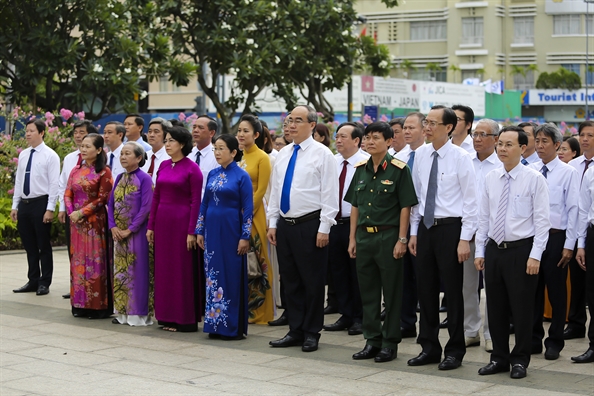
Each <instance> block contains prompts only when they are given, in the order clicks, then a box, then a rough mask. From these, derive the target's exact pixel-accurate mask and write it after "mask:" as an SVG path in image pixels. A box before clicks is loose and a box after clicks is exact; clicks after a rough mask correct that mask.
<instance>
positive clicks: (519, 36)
mask: <svg viewBox="0 0 594 396" xmlns="http://www.w3.org/2000/svg"><path fill="white" fill-rule="evenodd" d="M513 42H514V44H534V17H516V18H514V41H513Z"/></svg>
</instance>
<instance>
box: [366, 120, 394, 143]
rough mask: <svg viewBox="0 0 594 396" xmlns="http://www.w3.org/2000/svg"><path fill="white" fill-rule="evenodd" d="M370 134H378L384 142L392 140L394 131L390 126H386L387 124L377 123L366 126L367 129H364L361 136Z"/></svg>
mask: <svg viewBox="0 0 594 396" xmlns="http://www.w3.org/2000/svg"><path fill="white" fill-rule="evenodd" d="M372 132H380V133H381V134H382V135H383V136H384V140H388V139H392V138H394V131H393V130H392V127H391V126H390V124H388V123H387V122H383V121H377V122H373V123H371V124H369V125H367V128H365V132H364V133H363V136H367V135H369V134H370V133H372Z"/></svg>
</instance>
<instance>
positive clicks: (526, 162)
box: [520, 158, 528, 165]
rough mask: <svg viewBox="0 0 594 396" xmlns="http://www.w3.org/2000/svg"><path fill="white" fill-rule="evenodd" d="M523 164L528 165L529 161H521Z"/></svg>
mask: <svg viewBox="0 0 594 396" xmlns="http://www.w3.org/2000/svg"><path fill="white" fill-rule="evenodd" d="M520 162H521V163H522V165H528V161H526V160H525V159H524V158H522V161H520Z"/></svg>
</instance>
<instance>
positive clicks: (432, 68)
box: [425, 62, 441, 81]
mask: <svg viewBox="0 0 594 396" xmlns="http://www.w3.org/2000/svg"><path fill="white" fill-rule="evenodd" d="M425 69H427V71H428V72H429V77H430V78H431V79H432V80H433V81H435V80H437V72H440V71H441V66H439V64H437V63H434V62H429V63H427V66H425ZM432 74H433V75H432Z"/></svg>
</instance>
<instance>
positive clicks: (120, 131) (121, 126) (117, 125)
mask: <svg viewBox="0 0 594 396" xmlns="http://www.w3.org/2000/svg"><path fill="white" fill-rule="evenodd" d="M108 125H115V129H116V134H118V135H122V140H124V136H126V128H125V127H124V124H122V123H121V122H119V121H109V122H107V124H105V126H108ZM103 129H105V127H103Z"/></svg>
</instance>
